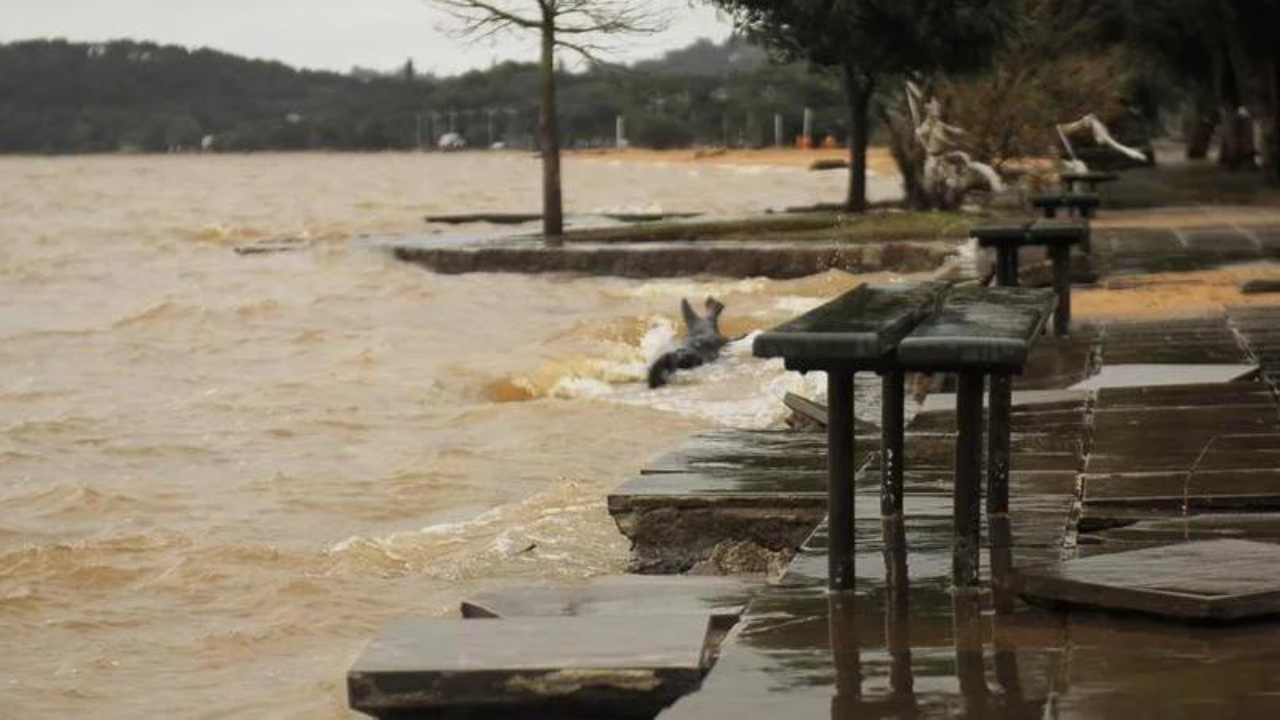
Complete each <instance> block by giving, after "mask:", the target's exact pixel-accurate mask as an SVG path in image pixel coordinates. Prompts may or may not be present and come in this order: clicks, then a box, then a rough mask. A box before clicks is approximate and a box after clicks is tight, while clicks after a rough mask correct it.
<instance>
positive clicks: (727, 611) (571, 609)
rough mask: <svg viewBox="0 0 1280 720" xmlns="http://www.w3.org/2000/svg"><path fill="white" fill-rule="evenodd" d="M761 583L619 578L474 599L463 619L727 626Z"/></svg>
mask: <svg viewBox="0 0 1280 720" xmlns="http://www.w3.org/2000/svg"><path fill="white" fill-rule="evenodd" d="M760 586H761V583H760V582H759V581H755V580H749V579H745V578H736V577H691V576H685V575H675V576H654V575H623V576H618V577H604V578H595V579H592V580H589V581H587V582H585V583H583V584H581V585H574V586H523V587H513V588H503V589H501V590H492V591H489V592H484V593H480V594H477V595H474V596H472V597H470V598H468V599H467V600H465V601H464V602H463V603H462V616H463V617H464V618H513V617H590V616H594V615H699V616H709V617H711V618H712V622H713V624H718V625H723V626H724V627H725V628H726V629H727V628H728V627H729V626H732V624H733V623H734V622H736V621H737V619H738V617H739V616H741V615H742V612H743V610H745V609H746V606H747V602H748V601H749V600H750V599H751V596H752V595H753V594H754V593H755V592H757V591H759V590H760Z"/></svg>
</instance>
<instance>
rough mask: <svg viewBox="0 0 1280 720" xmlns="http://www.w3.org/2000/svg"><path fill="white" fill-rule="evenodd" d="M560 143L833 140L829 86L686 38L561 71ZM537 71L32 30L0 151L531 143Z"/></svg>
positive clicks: (833, 86)
mask: <svg viewBox="0 0 1280 720" xmlns="http://www.w3.org/2000/svg"><path fill="white" fill-rule="evenodd" d="M558 82H559V83H560V114H561V123H562V124H561V132H562V136H563V139H564V144H565V146H566V147H590V146H598V145H604V144H612V143H613V142H614V138H615V123H616V118H617V117H618V116H622V117H623V118H624V119H625V124H626V135H627V138H628V140H629V141H630V142H631V143H632V144H633V145H640V146H648V147H672V146H688V145H694V144H714V145H729V146H736V145H762V144H769V143H772V142H773V140H774V116H775V114H782V115H783V116H784V126H785V127H784V136H785V137H786V138H788V141H789V140H790V138H793V137H794V136H795V135H796V134H798V133H799V132H800V124H801V122H802V121H801V117H802V114H803V109H804V108H805V107H808V108H811V109H812V110H813V111H814V117H815V126H814V130H815V134H816V135H819V136H824V135H828V134H830V135H833V136H835V137H839V138H843V137H844V136H845V133H846V132H847V129H846V127H845V125H844V119H843V118H844V115H845V113H844V110H843V100H842V99H841V94H840V88H839V85H838V83H837V82H836V81H835V80H834V79H833V78H831V77H829V76H826V75H822V74H819V73H814V72H812V71H810V70H809V69H807V68H806V67H805V66H802V65H798V64H792V65H774V64H770V63H769V62H768V58H767V57H766V55H765V53H764V52H763V51H761V50H759V49H758V48H755V47H753V46H750V45H747V44H745V43H743V42H741V41H738V40H729V41H726V42H725V43H722V44H716V43H712V42H709V41H705V40H704V41H699V42H697V43H695V44H694V45H692V46H690V47H688V48H684V49H682V50H677V51H673V52H671V53H668V54H667V55H665V56H663V57H662V58H659V59H656V60H652V61H646V62H642V63H638V64H636V65H634V66H631V67H625V68H623V67H615V66H598V67H592V68H589V69H587V70H585V71H581V72H567V71H562V72H561V73H560V77H559V80H558ZM536 123H537V69H536V67H535V66H534V65H533V64H524V63H503V64H500V65H495V66H493V67H491V68H488V69H485V70H476V71H472V72H468V73H465V74H463V75H459V76H456V77H447V78H440V77H432V76H427V75H419V74H417V73H415V72H414V70H413V66H412V64H411V63H406V65H405V67H403V68H401V69H399V70H397V71H394V72H387V73H375V72H370V71H353V72H351V73H349V74H345V75H344V74H338V73H331V72H315V71H307V70H297V69H294V68H291V67H288V66H286V65H283V64H280V63H276V62H265V61H260V60H249V59H245V58H241V57H236V56H233V55H229V54H226V53H222V52H218V51H216V50H210V49H199V50H189V49H186V48H182V47H175V46H161V45H156V44H152V43H144V42H131V41H117V42H110V43H103V44H85V43H71V42H65V41H61V40H34V41H24V42H16V43H11V44H5V45H0V152H4V153H88V152H171V151H183V150H196V149H200V148H202V147H205V148H208V149H212V150H218V151H257V150H303V149H332V150H386V149H411V148H415V147H434V146H435V145H436V143H437V141H438V139H439V138H440V136H442V135H444V134H445V133H448V132H454V133H457V134H458V135H460V136H462V137H463V138H464V139H465V140H466V142H467V144H468V145H470V146H472V147H477V146H478V147H487V146H490V145H492V144H494V143H504V144H505V145H507V146H514V147H532V146H533V144H534V133H535V128H536Z"/></svg>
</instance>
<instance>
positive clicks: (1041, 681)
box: [663, 518, 1062, 720]
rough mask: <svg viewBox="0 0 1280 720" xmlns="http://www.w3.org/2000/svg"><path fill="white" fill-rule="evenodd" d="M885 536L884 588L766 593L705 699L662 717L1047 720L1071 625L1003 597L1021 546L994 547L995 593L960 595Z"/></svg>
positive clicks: (891, 525) (869, 582)
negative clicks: (912, 573) (918, 569)
mask: <svg viewBox="0 0 1280 720" xmlns="http://www.w3.org/2000/svg"><path fill="white" fill-rule="evenodd" d="M998 522H999V519H997V524H998ZM1005 523H1006V525H1007V521H1005ZM882 527H883V537H882V543H881V544H882V556H883V559H884V573H883V575H882V576H881V577H879V578H875V579H872V578H868V577H865V576H863V577H860V578H859V585H858V590H857V591H856V592H828V591H826V590H825V589H822V588H820V587H803V588H797V587H790V588H787V587H782V586H779V587H775V588H773V589H771V590H769V591H766V592H765V593H764V594H762V595H761V596H760V597H758V598H757V599H756V600H755V601H754V602H753V603H752V605H751V608H750V609H749V611H748V613H747V616H746V617H745V618H744V619H743V621H742V624H741V625H740V626H739V628H738V629H737V630H736V631H735V633H734V634H733V636H732V637H731V639H730V641H729V643H728V644H727V645H726V647H725V650H724V653H723V655H722V657H721V660H720V664H719V665H717V667H716V668H715V669H714V670H713V671H712V673H711V674H710V675H709V676H708V678H707V680H706V682H705V683H704V685H703V689H702V690H701V691H700V692H698V693H695V694H694V695H692V696H690V697H687V698H685V699H684V700H682V701H681V702H679V703H677V704H676V705H675V706H674V707H673V708H672V709H671V710H669V711H668V712H667V713H666V714H664V715H663V717H664V718H685V717H687V718H694V717H711V718H714V717H726V718H728V717H734V718H742V717H772V716H775V715H774V713H777V715H776V716H778V717H782V716H786V717H826V716H828V715H829V716H830V717H831V718H832V720H850V719H852V718H868V717H872V718H915V717H939V716H962V717H974V718H1032V717H1041V716H1043V714H1044V712H1045V710H1046V705H1047V703H1048V702H1049V698H1050V695H1051V692H1050V689H1051V687H1052V684H1053V683H1052V679H1053V677H1054V676H1055V675H1056V673H1057V672H1058V669H1059V668H1058V663H1057V662H1056V661H1057V659H1058V657H1059V656H1060V655H1061V652H1062V650H1061V647H1062V645H1061V642H1060V639H1061V637H1062V635H1061V631H1060V630H1061V625H1062V620H1061V619H1060V618H1058V617H1057V616H1053V615H1049V614H1046V613H1042V612H1039V611H1036V610H1033V609H1031V608H1028V607H1027V606H1025V605H1018V604H1017V603H1016V602H1015V600H1014V599H1013V598H1012V596H1010V595H1008V593H1007V591H1006V590H1004V589H1003V588H1004V582H1003V578H1002V577H999V575H1001V574H1003V573H1005V572H1006V571H1007V569H1008V568H1010V567H1011V565H1012V548H1011V547H1010V545H1008V544H1007V543H999V542H996V543H991V549H990V555H989V557H988V560H989V561H990V567H991V568H992V570H993V576H992V577H991V586H992V587H993V591H992V592H988V591H986V590H953V589H952V587H951V583H950V577H949V575H948V574H947V573H946V572H945V568H946V563H937V565H938V566H939V568H940V569H942V570H943V572H940V573H934V574H931V575H930V576H927V577H921V576H920V575H919V574H918V573H917V575H916V577H915V579H914V581H910V580H909V579H908V577H909V573H908V565H909V559H908V554H907V548H908V542H907V532H906V529H905V527H904V524H903V522H902V521H901V519H896V518H895V519H886V520H883V521H882ZM1006 530H1007V527H1006ZM993 531H994V534H993V537H1006V538H1007V534H1006V535H1003V536H1001V535H999V530H996V529H995V528H993ZM814 552H821V551H814ZM939 552H942V553H945V552H947V551H946V550H943V549H939V550H930V551H925V552H924V553H920V551H917V554H922V555H928V554H937V553H939ZM915 557H916V555H914V554H913V555H912V556H910V559H911V560H914V559H915ZM1024 674H1026V675H1027V677H1024Z"/></svg>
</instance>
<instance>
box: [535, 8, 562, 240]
mask: <svg viewBox="0 0 1280 720" xmlns="http://www.w3.org/2000/svg"><path fill="white" fill-rule="evenodd" d="M539 72H540V75H541V88H540V93H541V102H540V104H539V107H538V140H539V145H540V146H541V149H542V234H543V235H545V236H546V238H547V240H549V241H552V242H559V239H560V236H561V235H563V234H564V205H563V201H562V199H561V193H560V131H559V128H557V126H556V26H555V18H553V17H546V18H544V19H543V23H542V63H541V67H540V68H539Z"/></svg>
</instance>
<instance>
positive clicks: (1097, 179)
mask: <svg viewBox="0 0 1280 720" xmlns="http://www.w3.org/2000/svg"><path fill="white" fill-rule="evenodd" d="M1058 179H1059V180H1060V181H1061V182H1062V189H1063V191H1064V192H1068V193H1071V192H1076V191H1078V190H1083V191H1084V192H1090V193H1096V192H1097V191H1098V186H1099V185H1101V184H1103V183H1109V182H1115V181H1116V180H1119V179H1120V176H1119V175H1116V174H1115V173H1109V172H1092V171H1090V172H1065V173H1062V175H1060V176H1058Z"/></svg>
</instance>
